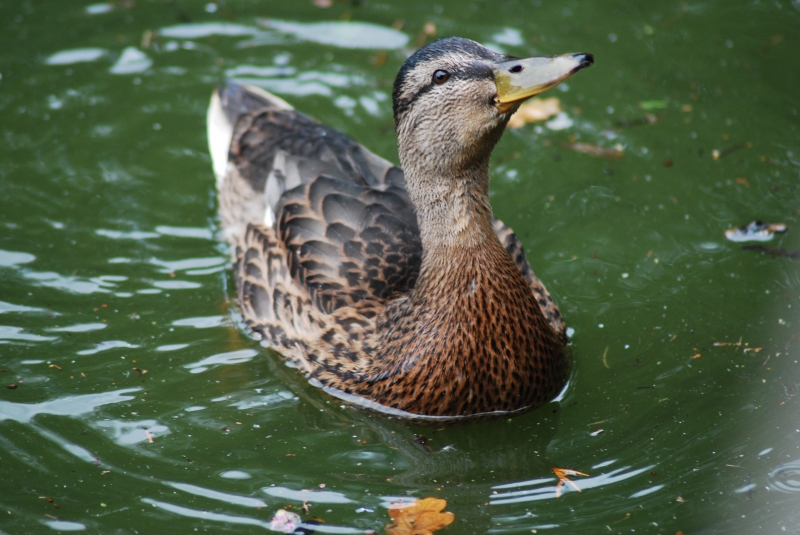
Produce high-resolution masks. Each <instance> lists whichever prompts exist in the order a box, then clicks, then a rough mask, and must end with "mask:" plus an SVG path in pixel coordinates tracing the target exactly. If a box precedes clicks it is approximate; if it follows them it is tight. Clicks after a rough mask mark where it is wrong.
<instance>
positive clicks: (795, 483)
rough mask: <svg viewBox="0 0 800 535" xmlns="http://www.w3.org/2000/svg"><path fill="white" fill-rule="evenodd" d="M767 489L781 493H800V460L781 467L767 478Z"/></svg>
mask: <svg viewBox="0 0 800 535" xmlns="http://www.w3.org/2000/svg"><path fill="white" fill-rule="evenodd" d="M767 487H768V488H770V489H773V490H777V491H780V492H790V493H795V492H800V460H796V461H790V462H788V463H785V464H781V465H779V466H778V467H777V468H775V469H774V470H772V472H770V473H769V475H768V476H767Z"/></svg>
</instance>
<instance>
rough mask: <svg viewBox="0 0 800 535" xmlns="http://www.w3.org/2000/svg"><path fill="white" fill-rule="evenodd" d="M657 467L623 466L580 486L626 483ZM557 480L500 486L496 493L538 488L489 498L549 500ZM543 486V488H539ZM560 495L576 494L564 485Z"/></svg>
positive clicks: (493, 500)
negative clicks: (632, 467)
mask: <svg viewBox="0 0 800 535" xmlns="http://www.w3.org/2000/svg"><path fill="white" fill-rule="evenodd" d="M654 467H655V465H649V466H645V467H644V468H638V469H636V470H631V469H630V468H631V467H630V466H623V467H621V468H618V469H616V470H612V471H611V472H608V473H606V474H600V475H598V476H594V477H588V478H581V479H580V482H579V485H580V488H581V489H582V490H586V489H591V488H597V487H602V486H604V485H610V484H613V483H617V482H619V481H624V480H626V479H630V478H632V477H634V476H637V475H639V474H641V473H644V472H648V471H650V470H652V469H653V468H654ZM554 483H555V478H548V479H544V478H540V479H533V480H529V481H522V482H520V483H516V484H515V483H509V484H504V485H498V486H496V487H492V488H493V489H494V491H496V490H498V489H503V490H504V489H512V488H519V487H530V486H537V488H532V489H526V490H512V491H510V492H502V493H497V494H492V495H491V496H489V498H490V500H491V502H490V503H491V505H503V504H509V503H521V502H532V501H538V500H547V499H550V498H555V497H556V491H557V489H558V487H557V486H556V485H555V484H554ZM539 485H543V486H539ZM657 487H658V488H656V487H652V488H649V489H645V490H642V491H639V492H637V493H635V494H633V495H632V496H631V498H638V497H639V496H645V495H647V494H650V493H651V492H655V491H657V490H660V488H661V487H663V485H661V486H657ZM560 489H561V490H560V491H559V492H560V493H566V492H575V491H574V490H573V489H571V488H570V487H569V486H568V485H563V486H561V487H560Z"/></svg>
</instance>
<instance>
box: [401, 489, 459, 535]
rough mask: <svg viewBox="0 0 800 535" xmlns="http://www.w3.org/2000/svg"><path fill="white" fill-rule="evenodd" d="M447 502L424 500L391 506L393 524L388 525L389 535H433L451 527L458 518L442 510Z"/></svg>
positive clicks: (438, 499)
mask: <svg viewBox="0 0 800 535" xmlns="http://www.w3.org/2000/svg"><path fill="white" fill-rule="evenodd" d="M445 507H447V501H446V500H442V499H440V498H423V499H421V500H414V501H413V502H397V503H393V504H392V505H390V506H389V516H390V517H391V518H392V523H391V524H387V525H386V533H387V534H388V535H431V534H432V533H433V532H434V531H438V530H440V529H442V528H444V527H446V526H449V525H450V524H452V523H453V521H454V520H455V519H456V516H455V515H454V514H453V513H451V512H449V511H444V512H442V509H444V508H445Z"/></svg>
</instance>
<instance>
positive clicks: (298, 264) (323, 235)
mask: <svg viewBox="0 0 800 535" xmlns="http://www.w3.org/2000/svg"><path fill="white" fill-rule="evenodd" d="M277 214H278V221H277V223H276V230H277V232H278V234H279V236H280V238H281V241H282V242H283V244H284V246H285V247H286V250H287V252H288V259H287V262H288V266H289V269H290V271H291V274H292V277H293V278H294V279H295V280H296V281H297V282H298V283H299V284H301V285H303V286H305V287H306V288H308V291H309V294H310V296H311V298H312V300H313V301H314V303H315V304H316V305H317V307H318V308H319V309H320V310H322V311H324V312H326V313H331V312H333V311H334V310H337V309H339V308H341V307H344V306H353V305H355V304H356V303H359V302H361V301H363V300H377V301H378V302H380V303H384V302H385V301H386V300H388V299H390V298H391V297H393V296H395V295H399V294H404V293H406V292H408V291H409V290H410V289H411V288H413V287H414V284H415V283H416V280H417V276H418V275H419V268H420V264H421V262H422V242H421V240H420V235H419V229H418V227H417V219H416V216H415V215H414V212H413V209H412V206H411V202H410V200H409V198H408V195H407V193H406V191H405V189H403V188H399V187H396V186H390V187H388V188H386V189H384V190H379V189H375V188H372V187H369V186H363V185H359V184H353V183H350V182H344V181H342V180H339V179H337V178H333V177H329V176H325V175H323V176H320V177H318V178H317V179H315V180H314V181H312V182H311V183H309V184H305V185H301V186H298V187H296V188H294V189H292V190H289V191H287V192H286V193H284V195H283V197H282V199H281V203H280V204H279V206H278V209H277Z"/></svg>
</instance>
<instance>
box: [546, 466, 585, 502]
mask: <svg viewBox="0 0 800 535" xmlns="http://www.w3.org/2000/svg"><path fill="white" fill-rule="evenodd" d="M553 472H554V473H555V474H556V477H557V478H558V485H557V486H556V498H560V497H561V487H563V486H564V483H568V484H569V486H571V487H572V488H574V489H575V490H577V491H578V492H581V489H580V488H578V485H576V484H575V483H573V482H572V481H571V480H570V479H569V478H568V477H567V476H583V477H589V474H584V473H583V472H578V471H577V470H572V469H571V468H553Z"/></svg>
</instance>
